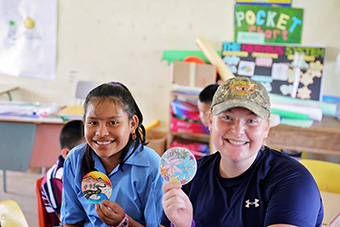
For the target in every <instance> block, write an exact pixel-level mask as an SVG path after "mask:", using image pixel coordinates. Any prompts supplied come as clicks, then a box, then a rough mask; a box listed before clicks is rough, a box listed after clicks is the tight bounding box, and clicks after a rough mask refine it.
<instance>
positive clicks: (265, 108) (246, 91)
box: [211, 76, 270, 119]
mask: <svg viewBox="0 0 340 227" xmlns="http://www.w3.org/2000/svg"><path fill="white" fill-rule="evenodd" d="M233 107H244V108H247V109H248V110H250V111H252V112H253V113H255V114H256V115H257V116H259V117H260V118H262V119H268V117H269V115H270V100H269V96H268V93H267V90H266V88H265V87H264V86H263V85H262V84H261V83H260V82H258V81H256V80H252V79H250V78H248V77H239V76H237V77H233V78H231V79H228V80H226V81H224V82H223V83H222V84H221V85H220V86H219V87H218V89H217V91H216V93H215V95H214V98H213V101H212V104H211V111H212V113H213V114H214V115H218V114H220V113H222V112H224V111H226V110H228V109H230V108H233Z"/></svg>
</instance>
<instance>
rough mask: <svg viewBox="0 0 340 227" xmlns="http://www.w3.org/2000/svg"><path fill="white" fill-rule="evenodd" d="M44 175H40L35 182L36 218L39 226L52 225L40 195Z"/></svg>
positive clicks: (47, 226)
mask: <svg viewBox="0 0 340 227" xmlns="http://www.w3.org/2000/svg"><path fill="white" fill-rule="evenodd" d="M43 179H44V177H40V178H39V179H38V180H37V181H36V182H35V193H36V194H37V202H38V219H39V227H53V224H52V222H51V219H50V216H49V214H48V213H47V211H46V209H45V205H44V202H43V200H42V197H41V188H40V186H41V182H42V180H43Z"/></svg>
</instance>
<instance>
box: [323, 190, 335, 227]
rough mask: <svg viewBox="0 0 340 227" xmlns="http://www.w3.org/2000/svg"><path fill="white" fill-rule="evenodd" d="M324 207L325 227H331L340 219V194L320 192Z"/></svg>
mask: <svg viewBox="0 0 340 227" xmlns="http://www.w3.org/2000/svg"><path fill="white" fill-rule="evenodd" d="M320 194H321V198H322V203H323V207H324V218H323V221H322V225H323V226H330V224H331V223H332V221H333V222H335V220H337V219H340V205H339V204H340V194H336V193H330V192H323V191H321V192H320Z"/></svg>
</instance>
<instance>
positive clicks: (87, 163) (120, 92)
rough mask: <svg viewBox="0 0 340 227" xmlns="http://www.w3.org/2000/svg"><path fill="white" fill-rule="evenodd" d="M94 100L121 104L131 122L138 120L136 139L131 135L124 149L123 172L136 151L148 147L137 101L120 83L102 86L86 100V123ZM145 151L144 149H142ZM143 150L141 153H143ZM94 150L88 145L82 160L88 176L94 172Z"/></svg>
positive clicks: (122, 156) (121, 164)
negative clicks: (89, 108)
mask: <svg viewBox="0 0 340 227" xmlns="http://www.w3.org/2000/svg"><path fill="white" fill-rule="evenodd" d="M93 98H97V99H98V100H99V103H100V102H103V101H104V100H106V99H108V98H109V99H112V101H113V102H114V103H115V104H120V105H121V107H122V108H123V109H124V110H125V111H126V113H127V114H128V117H129V119H130V120H131V119H132V117H133V116H134V115H136V116H137V118H138V125H137V128H136V130H135V134H136V139H135V140H133V139H132V135H130V138H129V141H128V143H127V144H126V146H125V147H124V148H123V149H122V154H121V161H120V169H121V170H122V171H123V168H122V166H123V164H124V163H125V162H126V160H128V159H129V157H130V156H131V155H132V154H133V153H134V152H135V151H136V149H137V148H138V146H139V145H140V144H143V145H146V144H147V143H146V142H145V128H144V126H143V124H142V123H143V115H142V112H141V111H140V109H139V107H138V105H137V103H136V101H135V100H134V98H133V96H132V94H131V92H130V91H129V89H128V88H127V87H126V86H125V85H123V84H122V83H119V82H111V83H105V84H101V85H99V86H98V87H96V88H94V89H93V90H91V91H90V92H89V94H88V95H87V96H86V98H85V102H84V122H85V116H86V113H87V108H88V105H89V103H90V102H91V100H92V99H93ZM99 103H98V104H99ZM132 145H134V149H133V151H132V153H131V154H130V155H129V156H128V157H126V154H127V152H128V151H129V149H130V147H131V146H132ZM142 150H143V147H142ZM142 150H141V151H142ZM91 151H92V148H91V147H90V146H89V145H88V144H86V148H85V153H84V156H83V159H82V168H83V170H82V171H83V174H84V175H85V174H87V173H88V172H90V171H94V170H95V168H94V161H93V159H92V156H91Z"/></svg>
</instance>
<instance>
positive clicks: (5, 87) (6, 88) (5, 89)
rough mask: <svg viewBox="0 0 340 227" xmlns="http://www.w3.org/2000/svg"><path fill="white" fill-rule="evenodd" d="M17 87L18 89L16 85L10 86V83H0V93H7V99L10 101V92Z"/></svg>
mask: <svg viewBox="0 0 340 227" xmlns="http://www.w3.org/2000/svg"><path fill="white" fill-rule="evenodd" d="M18 89H19V87H17V86H10V85H4V84H0V95H3V94H7V95H8V99H9V100H10V101H12V96H11V93H10V92H12V91H15V90H18Z"/></svg>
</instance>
